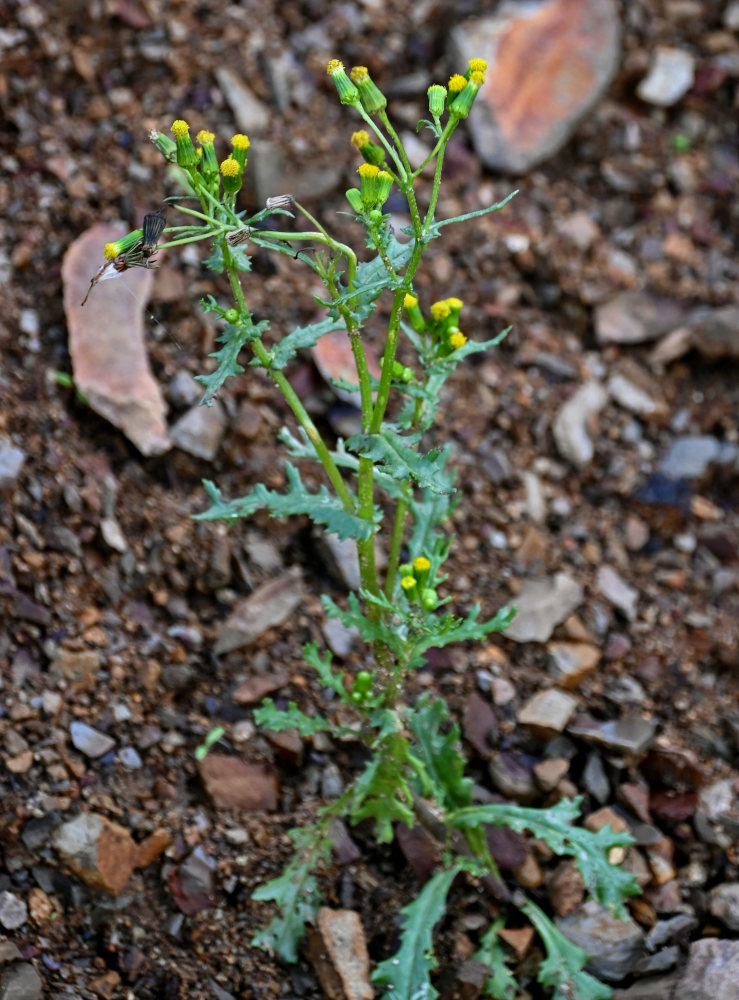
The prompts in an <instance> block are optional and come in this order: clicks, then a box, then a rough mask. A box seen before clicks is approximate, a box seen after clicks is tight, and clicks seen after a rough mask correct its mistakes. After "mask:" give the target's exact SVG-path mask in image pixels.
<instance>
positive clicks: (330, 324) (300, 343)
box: [251, 316, 336, 368]
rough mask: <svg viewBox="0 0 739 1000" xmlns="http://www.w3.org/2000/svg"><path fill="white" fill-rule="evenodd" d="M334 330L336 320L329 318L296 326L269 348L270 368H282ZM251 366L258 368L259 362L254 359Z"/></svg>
mask: <svg viewBox="0 0 739 1000" xmlns="http://www.w3.org/2000/svg"><path fill="white" fill-rule="evenodd" d="M335 329H336V320H335V319H332V318H331V317H330V316H329V317H326V318H325V319H322V320H320V321H319V322H317V323H310V324H309V325H308V326H298V327H296V328H295V329H294V330H293V331H292V333H288V335H287V336H286V337H283V338H282V340H280V341H278V343H276V344H275V345H274V347H272V348H270V351H269V361H270V365H269V367H270V368H284V367H285V365H286V364H287V363H288V361H290V360H291V359H292V358H294V357H295V355H296V354H297V352H298V351H299V350H301V349H302V348H306V347H313V345H314V344H316V343H317V342H318V341H319V340H320V339H321V337H322V336H323V335H324V334H325V333H330V332H331V330H335ZM251 363H252V365H254V366H258V365H259V361H258V360H257V359H256V358H254V359H253V360H252V362H251Z"/></svg>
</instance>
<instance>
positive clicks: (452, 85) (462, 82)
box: [447, 73, 467, 105]
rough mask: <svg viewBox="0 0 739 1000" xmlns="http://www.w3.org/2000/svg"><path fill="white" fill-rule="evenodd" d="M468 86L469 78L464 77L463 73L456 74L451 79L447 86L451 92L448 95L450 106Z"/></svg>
mask: <svg viewBox="0 0 739 1000" xmlns="http://www.w3.org/2000/svg"><path fill="white" fill-rule="evenodd" d="M466 86H467V77H466V76H462V74H461V73H455V74H454V76H450V77H449V83H448V84H447V90H448V91H449V93H448V95H447V100H448V103H449V105H451V104H452V102H453V101H454V100H455V99H456V97H457V95H458V94H461V93H462V91H463V90H464V88H465V87H466Z"/></svg>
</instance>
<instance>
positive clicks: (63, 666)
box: [49, 648, 100, 688]
mask: <svg viewBox="0 0 739 1000" xmlns="http://www.w3.org/2000/svg"><path fill="white" fill-rule="evenodd" d="M99 670H100V654H99V653H98V652H97V651H96V650H94V649H83V650H72V649H63V648H62V649H58V650H56V652H55V653H54V656H53V659H52V661H51V663H50V664H49V673H50V674H51V675H52V676H55V675H59V674H61V676H62V677H64V678H65V679H66V680H68V681H72V682H73V683H74V684H75V685H79V686H80V687H81V688H91V687H94V685H95V683H96V679H97V673H98V671H99Z"/></svg>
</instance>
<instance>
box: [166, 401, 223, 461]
mask: <svg viewBox="0 0 739 1000" xmlns="http://www.w3.org/2000/svg"><path fill="white" fill-rule="evenodd" d="M225 427H226V413H225V410H224V409H223V407H222V406H221V404H220V403H219V402H218V400H217V399H216V400H215V401H214V402H213V404H212V406H193V407H191V408H190V409H189V410H188V411H187V412H186V413H184V414H183V415H182V416H181V417H180V419H179V420H178V421H177V423H176V424H175V425H174V426H173V427H172V429H171V431H170V440H171V442H172V444H173V445H174V446H175V448H179V449H180V450H181V451H186V452H187V453H188V455H194V457H195V458H204V459H205V460H206V461H208V462H211V461H213V459H214V458H215V457H216V455H217V454H218V448H219V446H220V443H221V438H222V437H223V432H224V430H225Z"/></svg>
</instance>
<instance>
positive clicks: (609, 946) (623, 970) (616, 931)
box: [555, 899, 644, 983]
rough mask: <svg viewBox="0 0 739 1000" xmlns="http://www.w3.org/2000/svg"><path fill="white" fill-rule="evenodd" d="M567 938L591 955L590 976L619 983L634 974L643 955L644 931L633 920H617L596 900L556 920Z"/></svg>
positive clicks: (589, 901) (591, 900)
mask: <svg viewBox="0 0 739 1000" xmlns="http://www.w3.org/2000/svg"><path fill="white" fill-rule="evenodd" d="M555 924H556V925H557V927H558V929H559V930H560V931H561V932H562V933H563V934H564V936H565V937H566V938H567V939H568V940H569V941H572V942H573V943H574V944H576V945H577V946H578V947H580V948H582V949H583V951H584V952H585V953H586V954H587V955H589V956H590V957H589V959H588V963H587V965H586V966H585V968H586V969H587V971H588V972H590V973H592V975H594V976H596V977H597V978H598V979H604V980H605V981H606V982H608V983H617V982H619V980H621V979H623V978H624V977H625V976H627V975H628V974H629V972H631V970H632V969H633V968H634V966H635V965H636V963H637V962H638V960H639V959H640V958H641V956H642V954H643V952H644V931H643V930H642V929H641V927H639V925H638V924H636V923H635V922H634V921H633V920H618V919H617V918H616V917H614V916H613V914H611V913H610V912H609V911H608V910H606V909H604V907H602V906H601V905H600V904H599V903H596V901H595V900H593V899H590V900H588V901H587V902H586V903H583V905H582V906H580V907H579V908H578V909H577V910H575V912H574V913H571V914H569V916H566V917H556V918H555Z"/></svg>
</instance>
